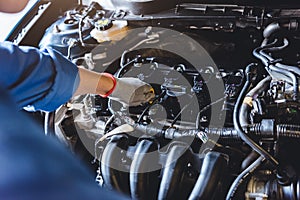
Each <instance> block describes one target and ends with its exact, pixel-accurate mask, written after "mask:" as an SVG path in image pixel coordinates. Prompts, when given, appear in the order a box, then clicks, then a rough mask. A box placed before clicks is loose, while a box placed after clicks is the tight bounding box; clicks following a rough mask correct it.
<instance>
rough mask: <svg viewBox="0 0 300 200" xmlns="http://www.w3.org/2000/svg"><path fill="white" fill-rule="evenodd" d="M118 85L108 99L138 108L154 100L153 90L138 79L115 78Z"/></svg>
mask: <svg viewBox="0 0 300 200" xmlns="http://www.w3.org/2000/svg"><path fill="white" fill-rule="evenodd" d="M115 79H116V85H115V88H114V90H113V92H112V93H111V94H110V95H109V96H108V98H110V99H113V100H116V101H119V102H121V103H122V104H123V105H124V104H125V105H129V106H138V105H140V104H142V103H146V102H148V101H150V100H151V99H153V98H154V95H155V94H154V90H153V88H152V87H151V86H150V85H149V84H147V83H145V82H143V81H141V80H140V79H138V78H130V77H124V78H115Z"/></svg>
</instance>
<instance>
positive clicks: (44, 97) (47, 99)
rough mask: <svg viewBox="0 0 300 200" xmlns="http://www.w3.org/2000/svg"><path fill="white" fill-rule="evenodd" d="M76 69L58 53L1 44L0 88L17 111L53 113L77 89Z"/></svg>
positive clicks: (7, 43)
mask: <svg viewBox="0 0 300 200" xmlns="http://www.w3.org/2000/svg"><path fill="white" fill-rule="evenodd" d="M78 83H79V77H78V68H77V66H76V65H75V64H73V63H72V62H70V61H69V60H67V59H66V58H65V57H64V56H62V55H61V54H60V53H58V52H56V51H53V50H49V49H43V50H41V51H40V50H38V49H36V48H33V47H18V46H16V45H13V44H12V43H10V42H3V43H0V86H1V87H2V88H4V89H6V90H7V91H8V92H9V93H10V95H11V96H12V98H13V99H14V100H15V102H16V104H17V106H18V109H22V108H23V107H26V109H27V110H44V111H53V110H55V109H56V108H58V107H59V106H60V105H61V104H63V103H65V102H66V101H68V100H69V99H70V98H71V96H72V94H73V93H74V91H75V90H76V88H77V87H78Z"/></svg>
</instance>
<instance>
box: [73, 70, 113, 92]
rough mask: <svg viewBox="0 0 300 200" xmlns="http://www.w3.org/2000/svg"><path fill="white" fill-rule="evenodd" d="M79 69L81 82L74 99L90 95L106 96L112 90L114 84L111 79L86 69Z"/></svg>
mask: <svg viewBox="0 0 300 200" xmlns="http://www.w3.org/2000/svg"><path fill="white" fill-rule="evenodd" d="M78 69H79V70H78V73H79V77H80V82H79V86H78V88H77V90H76V91H75V93H74V94H73V97H74V96H77V95H82V94H88V93H91V94H101V95H104V94H106V93H107V92H108V91H109V90H111V89H112V87H113V85H114V83H113V80H112V79H111V78H110V77H107V76H104V75H103V74H101V73H97V72H93V71H89V70H87V69H84V68H80V67H79V68H78Z"/></svg>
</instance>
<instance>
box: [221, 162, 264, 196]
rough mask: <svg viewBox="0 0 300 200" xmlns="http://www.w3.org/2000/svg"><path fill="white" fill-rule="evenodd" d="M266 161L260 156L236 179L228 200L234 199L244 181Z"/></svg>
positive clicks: (228, 194)
mask: <svg viewBox="0 0 300 200" xmlns="http://www.w3.org/2000/svg"><path fill="white" fill-rule="evenodd" d="M264 160H265V158H264V156H260V157H259V158H258V159H256V160H255V161H254V162H253V163H252V164H251V165H250V166H249V167H247V168H246V169H245V170H244V171H243V172H242V173H240V174H239V175H238V177H236V179H235V180H234V181H233V183H232V184H231V186H230V189H229V191H228V193H227V195H226V200H231V199H232V198H233V197H234V195H235V193H236V191H237V189H238V187H239V186H240V185H241V184H242V183H243V182H244V180H245V179H246V178H247V177H248V176H249V175H250V174H252V173H253V172H254V171H255V170H256V169H257V167H259V166H260V165H261V164H262V163H263V162H264Z"/></svg>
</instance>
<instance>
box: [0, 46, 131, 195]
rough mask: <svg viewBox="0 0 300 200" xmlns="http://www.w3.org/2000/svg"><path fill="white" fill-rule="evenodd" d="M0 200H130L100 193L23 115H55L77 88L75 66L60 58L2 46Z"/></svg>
mask: <svg viewBox="0 0 300 200" xmlns="http://www.w3.org/2000/svg"><path fill="white" fill-rule="evenodd" d="M0 62H1V64H0V76H1V78H0V94H1V95H0V199H3V200H40V199H46V200H48V199H49V200H52V199H58V200H60V199H61V200H67V199H75V200H82V199H89V200H90V199H91V200H92V199H112V200H115V199H126V198H125V197H124V196H121V195H119V194H116V193H114V192H112V191H106V190H104V189H102V188H99V187H98V186H97V185H96V183H95V182H94V177H93V175H92V174H91V173H90V171H89V170H88V169H87V168H85V166H83V165H82V164H81V163H80V162H79V160H77V159H76V158H75V156H74V155H72V154H71V153H70V151H69V150H68V149H67V148H65V147H64V146H63V145H62V144H60V143H59V142H58V141H57V140H55V139H54V138H51V137H45V136H44V135H43V134H42V133H43V131H42V128H41V127H40V126H38V125H37V124H35V123H34V122H33V121H32V120H31V119H29V118H28V117H27V116H25V115H23V113H22V112H18V111H17V110H20V109H21V108H22V107H24V106H27V105H30V106H31V107H32V108H35V109H42V110H54V109H56V108H57V107H58V106H59V105H61V104H63V103H64V102H66V101H67V100H68V99H69V98H70V97H71V96H72V94H73V91H74V90H75V89H76V87H77V84H78V83H77V82H78V80H77V79H78V77H77V76H78V75H77V74H78V71H77V67H76V66H75V65H74V64H72V63H71V62H69V61H68V60H66V59H65V58H64V57H63V56H61V55H60V54H59V53H57V52H55V51H51V50H43V52H41V51H39V50H37V49H35V48H31V47H20V48H19V47H17V46H15V45H12V44H11V43H2V44H0Z"/></svg>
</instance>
